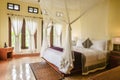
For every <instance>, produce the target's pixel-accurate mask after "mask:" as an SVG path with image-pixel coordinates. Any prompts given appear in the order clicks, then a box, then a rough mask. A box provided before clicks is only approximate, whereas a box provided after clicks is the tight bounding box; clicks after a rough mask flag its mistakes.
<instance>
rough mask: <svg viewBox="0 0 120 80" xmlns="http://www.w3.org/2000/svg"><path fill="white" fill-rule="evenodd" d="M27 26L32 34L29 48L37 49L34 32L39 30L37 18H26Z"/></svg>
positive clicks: (31, 49) (32, 50)
mask: <svg viewBox="0 0 120 80" xmlns="http://www.w3.org/2000/svg"><path fill="white" fill-rule="evenodd" d="M25 20H26V27H27V29H28V31H29V34H30V40H29V49H30V51H31V52H34V51H35V40H34V34H35V32H36V30H37V26H38V23H37V20H36V19H35V18H26V19H25Z"/></svg>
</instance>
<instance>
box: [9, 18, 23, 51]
mask: <svg viewBox="0 0 120 80" xmlns="http://www.w3.org/2000/svg"><path fill="white" fill-rule="evenodd" d="M10 18H11V24H12V28H13V31H14V34H15V52H16V53H18V52H20V49H21V48H20V46H21V45H20V39H19V35H20V32H21V29H22V24H23V18H22V17H20V16H11V17H10Z"/></svg>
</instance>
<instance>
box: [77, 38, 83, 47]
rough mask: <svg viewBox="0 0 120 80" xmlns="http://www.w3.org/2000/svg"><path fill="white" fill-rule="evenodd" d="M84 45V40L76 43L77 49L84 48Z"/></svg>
mask: <svg viewBox="0 0 120 80" xmlns="http://www.w3.org/2000/svg"><path fill="white" fill-rule="evenodd" d="M82 43H83V40H81V39H78V40H77V43H76V47H81V48H83V45H82Z"/></svg>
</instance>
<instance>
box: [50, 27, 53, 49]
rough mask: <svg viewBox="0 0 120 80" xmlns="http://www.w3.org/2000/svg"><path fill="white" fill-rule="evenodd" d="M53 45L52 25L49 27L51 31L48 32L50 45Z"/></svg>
mask: <svg viewBox="0 0 120 80" xmlns="http://www.w3.org/2000/svg"><path fill="white" fill-rule="evenodd" d="M52 46H53V26H52V28H51V32H50V47H52Z"/></svg>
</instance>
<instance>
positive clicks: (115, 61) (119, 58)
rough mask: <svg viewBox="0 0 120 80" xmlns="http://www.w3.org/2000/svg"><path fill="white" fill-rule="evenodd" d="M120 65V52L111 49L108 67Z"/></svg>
mask: <svg viewBox="0 0 120 80" xmlns="http://www.w3.org/2000/svg"><path fill="white" fill-rule="evenodd" d="M119 65H120V52H119V51H111V52H110V56H109V66H110V68H114V67H117V66H119Z"/></svg>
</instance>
